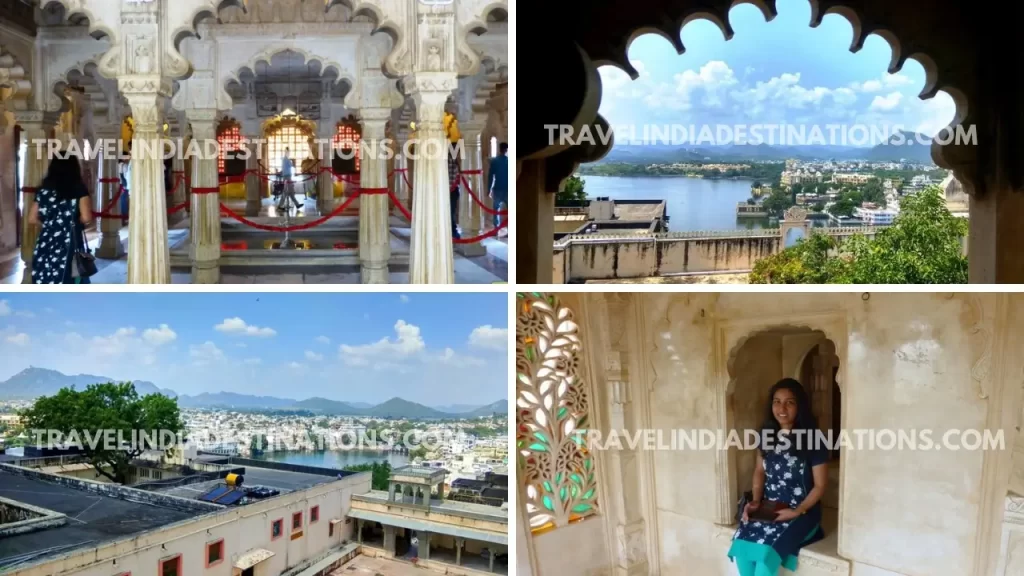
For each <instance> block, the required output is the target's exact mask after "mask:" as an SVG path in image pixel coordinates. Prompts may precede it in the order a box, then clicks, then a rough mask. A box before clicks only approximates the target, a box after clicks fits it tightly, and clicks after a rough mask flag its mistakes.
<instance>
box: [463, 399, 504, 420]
mask: <svg viewBox="0 0 1024 576" xmlns="http://www.w3.org/2000/svg"><path fill="white" fill-rule="evenodd" d="M495 412H497V413H498V414H508V400H498V401H497V402H494V403H492V404H488V405H487V406H481V407H479V408H477V409H476V410H473V411H471V412H467V413H465V414H461V416H468V417H471V418H483V417H487V416H491V415H493V414H494V413H495Z"/></svg>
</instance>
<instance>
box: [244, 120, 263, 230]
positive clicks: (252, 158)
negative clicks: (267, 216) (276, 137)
mask: <svg viewBox="0 0 1024 576" xmlns="http://www.w3.org/2000/svg"><path fill="white" fill-rule="evenodd" d="M245 139H246V146H247V147H248V150H249V157H248V158H247V159H246V160H245V169H246V170H252V171H253V172H247V173H246V174H245V215H246V216H259V215H260V210H261V209H262V208H263V196H261V186H260V177H259V174H258V173H257V172H258V171H259V158H260V157H259V143H258V140H259V135H257V134H250V135H248V136H246V137H245Z"/></svg>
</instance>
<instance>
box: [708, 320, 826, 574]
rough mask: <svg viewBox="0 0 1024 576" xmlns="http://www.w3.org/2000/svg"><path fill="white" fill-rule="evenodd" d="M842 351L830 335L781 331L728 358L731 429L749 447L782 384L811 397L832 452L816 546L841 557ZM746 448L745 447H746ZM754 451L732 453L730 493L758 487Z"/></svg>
mask: <svg viewBox="0 0 1024 576" xmlns="http://www.w3.org/2000/svg"><path fill="white" fill-rule="evenodd" d="M839 370H840V358H839V356H838V353H837V346H836V343H835V342H834V341H832V340H831V339H829V337H828V336H827V335H826V333H825V332H823V331H821V330H815V329H812V328H808V327H796V326H786V325H781V326H777V327H770V328H766V329H762V330H757V331H756V332H753V333H751V334H749V335H748V336H747V337H746V338H744V339H742V340H741V341H740V342H739V343H738V344H737V345H736V346H735V348H734V349H733V351H732V353H731V354H730V355H729V360H728V374H729V386H728V393H727V396H728V397H727V398H726V406H727V407H728V408H727V415H726V420H727V423H728V424H727V426H728V429H729V431H730V432H733V431H735V432H736V433H737V434H739V438H740V439H741V440H743V441H744V442H746V433H747V431H748V430H756V431H760V430H761V427H762V424H763V422H764V418H765V415H766V406H767V403H768V402H769V399H768V392H769V390H770V389H771V387H772V386H773V385H774V384H775V383H776V382H778V381H779V380H781V379H783V378H794V379H796V380H797V381H799V382H800V384H801V385H802V386H803V387H804V390H805V391H806V392H807V396H808V399H809V401H810V405H811V411H812V413H813V414H814V417H815V420H816V421H817V424H818V431H819V432H820V433H821V434H820V435H819V438H821V439H826V440H828V441H829V443H830V444H831V445H832V446H834V448H835V449H834V450H830V454H831V458H830V461H829V482H828V486H827V489H826V491H825V495H824V496H823V497H822V499H821V505H822V528H823V529H824V531H825V539H824V540H822V541H821V542H818V543H816V544H814V545H813V547H814V549H815V550H816V551H818V552H821V553H823V554H826V555H829V556H832V557H839V552H838V549H839V510H840V503H841V486H840V478H841V470H840V451H839V449H838V442H839V432H840V430H841V421H842V393H841V390H840V386H839V373H840V372H839ZM744 447H746V446H744ZM756 456H757V455H756V451H755V450H743V449H740V448H738V447H736V446H733V445H730V447H729V462H730V466H729V468H730V478H729V481H730V482H731V483H732V487H731V491H732V492H733V493H734V494H737V495H738V494H743V493H744V492H747V491H750V490H751V487H752V484H753V475H754V466H755V462H756Z"/></svg>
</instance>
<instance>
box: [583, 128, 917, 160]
mask: <svg viewBox="0 0 1024 576" xmlns="http://www.w3.org/2000/svg"><path fill="white" fill-rule="evenodd" d="M857 136H859V134H858V135H857ZM928 139H929V138H928V137H927V136H925V135H923V134H917V133H914V132H901V133H899V134H893V135H892V137H891V138H889V140H888V141H887V142H886V143H884V144H878V145H876V146H874V147H870V148H869V147H855V146H814V145H811V146H773V145H769V144H756V145H754V144H750V145H735V144H733V145H727V146H686V145H668V144H655V145H625V144H621V145H619V146H616V147H615V148H613V149H612V150H611V151H609V152H608V155H607V156H605V157H604V158H603V159H602V160H601V162H635V163H648V162H649V163H672V162H681V163H685V162H709V161H711V162H715V161H717V162H724V161H731V162H740V161H744V160H746V161H761V162H765V161H782V160H787V159H789V158H795V159H798V160H828V159H834V160H862V161H868V162H899V161H901V160H906V161H907V162H911V163H914V164H933V162H932V155H931V147H930V146H928V145H925V144H922V142H927V141H928ZM908 142H912V145H908Z"/></svg>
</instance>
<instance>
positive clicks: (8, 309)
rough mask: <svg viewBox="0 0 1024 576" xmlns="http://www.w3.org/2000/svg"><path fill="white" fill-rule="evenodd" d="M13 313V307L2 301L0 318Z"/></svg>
mask: <svg viewBox="0 0 1024 576" xmlns="http://www.w3.org/2000/svg"><path fill="white" fill-rule="evenodd" d="M10 313H11V306H10V304H8V303H7V300H0V316H7V315H9V314H10Z"/></svg>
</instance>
